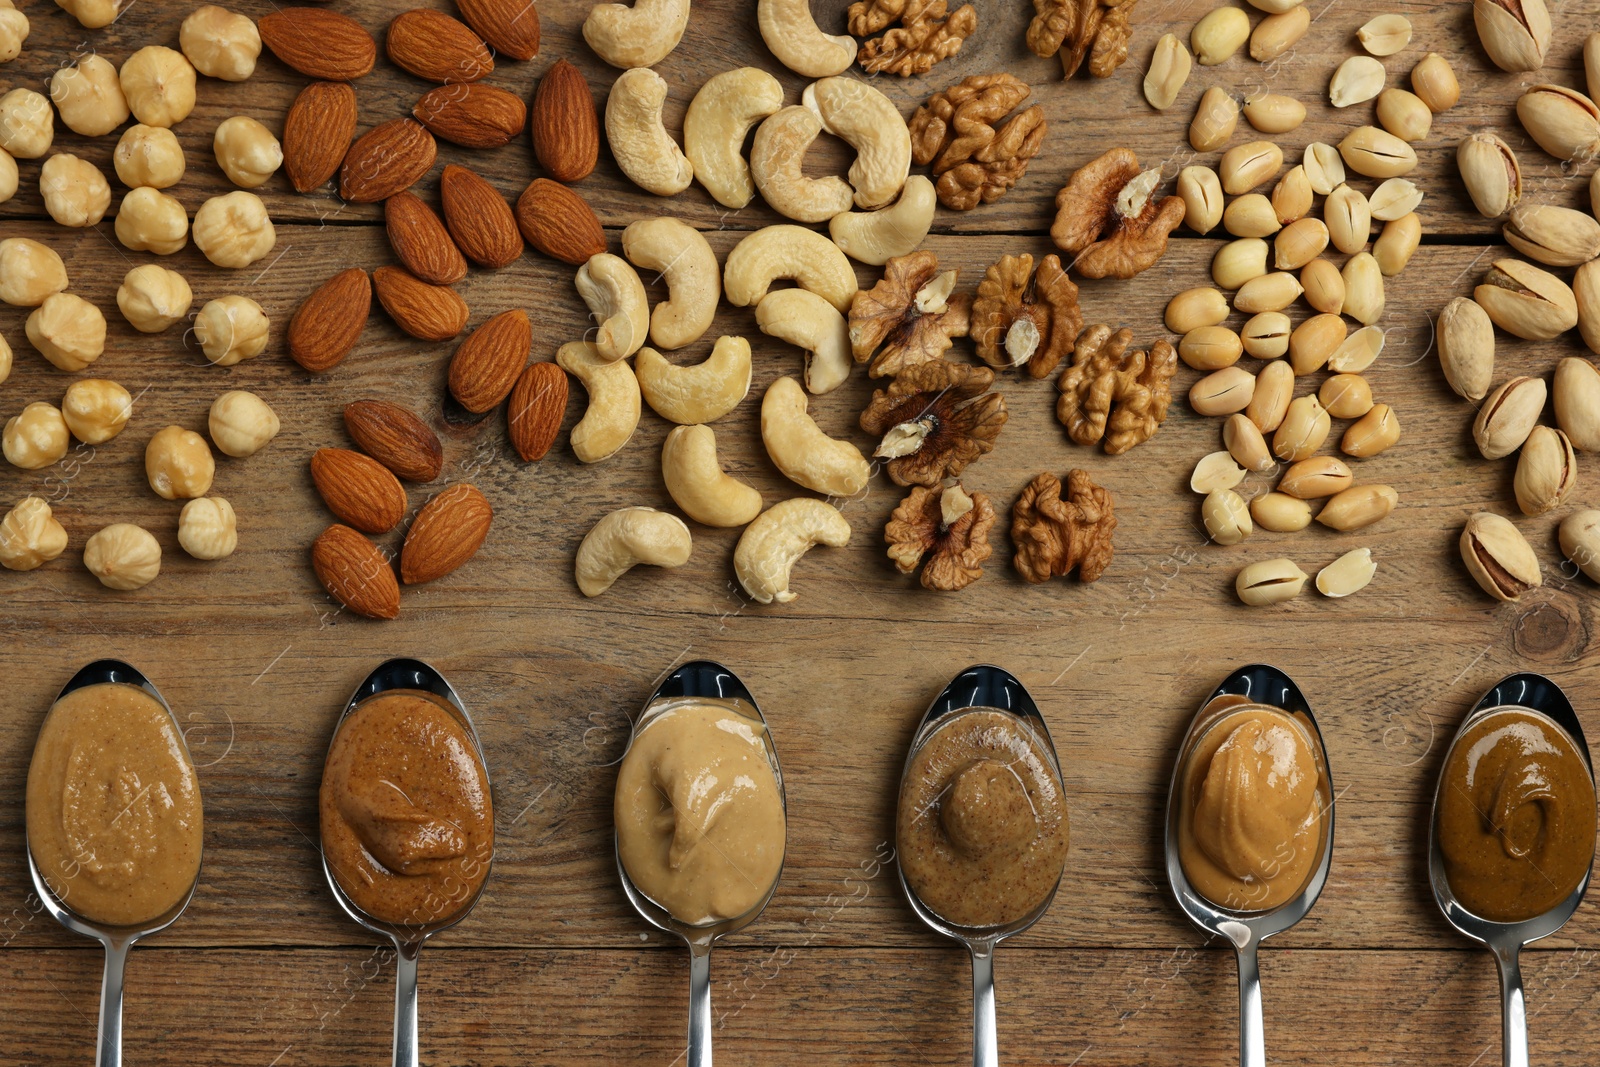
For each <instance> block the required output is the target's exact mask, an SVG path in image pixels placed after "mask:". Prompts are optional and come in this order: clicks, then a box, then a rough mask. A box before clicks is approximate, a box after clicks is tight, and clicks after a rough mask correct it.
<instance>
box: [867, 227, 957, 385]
mask: <svg viewBox="0 0 1600 1067" xmlns="http://www.w3.org/2000/svg"><path fill="white" fill-rule="evenodd" d="M955 284H956V272H955V271H953V270H947V271H945V272H943V273H942V274H941V273H940V272H939V257H938V256H936V255H934V254H933V253H932V252H929V251H926V250H924V251H921V252H913V253H911V254H910V255H908V256H895V257H894V258H892V259H890V260H889V262H887V263H885V264H884V266H883V280H882V281H880V282H878V284H877V285H874V286H873V287H872V288H871V289H862V290H860V291H859V292H857V293H856V295H855V298H854V299H853V300H852V301H851V303H850V348H851V351H852V352H854V353H855V357H856V362H858V363H861V362H865V361H866V360H868V359H871V360H872V364H871V365H870V366H869V367H868V368H867V374H868V375H869V376H871V377H873V378H881V377H883V376H884V375H886V374H887V375H889V376H891V377H893V376H894V375H896V374H900V373H901V372H903V371H905V370H906V369H907V368H908V367H915V366H917V365H918V364H919V363H926V362H928V361H929V360H931V359H938V358H939V357H940V356H941V355H943V354H944V353H945V351H946V350H947V349H949V347H950V339H951V338H952V337H965V336H966V335H967V326H968V316H969V314H970V312H971V309H972V296H971V294H970V293H956V294H954V295H952V293H951V290H953V289H954V288H955Z"/></svg>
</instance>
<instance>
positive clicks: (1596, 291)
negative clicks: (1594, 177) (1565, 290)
mask: <svg viewBox="0 0 1600 1067" xmlns="http://www.w3.org/2000/svg"><path fill="white" fill-rule="evenodd" d="M1596 173H1600V171H1597V172H1596ZM1572 299H1573V300H1574V301H1575V302H1576V303H1577V305H1578V333H1579V334H1581V335H1582V336H1583V343H1584V344H1586V345H1588V346H1589V351H1591V352H1600V261H1594V260H1591V261H1590V262H1588V263H1585V264H1584V265H1583V266H1581V267H1579V268H1578V271H1577V273H1576V274H1574V275H1573V276H1572Z"/></svg>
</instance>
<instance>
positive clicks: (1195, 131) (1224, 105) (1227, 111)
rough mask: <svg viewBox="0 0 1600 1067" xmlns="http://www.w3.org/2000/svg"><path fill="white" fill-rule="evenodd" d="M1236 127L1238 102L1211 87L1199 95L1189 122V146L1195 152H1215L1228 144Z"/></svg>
mask: <svg viewBox="0 0 1600 1067" xmlns="http://www.w3.org/2000/svg"><path fill="white" fill-rule="evenodd" d="M1238 125H1239V102H1238V101H1237V100H1235V99H1234V98H1233V97H1231V96H1229V95H1228V91H1227V90H1226V89H1223V88H1221V87H1219V86H1216V85H1213V86H1212V87H1211V88H1209V89H1207V90H1206V91H1205V92H1204V93H1203V94H1202V95H1201V97H1200V105H1199V106H1198V107H1197V108H1195V112H1194V118H1193V119H1192V120H1191V121H1190V122H1189V145H1190V147H1192V148H1193V149H1194V150H1195V151H1196V152H1215V151H1216V150H1217V149H1219V148H1221V147H1222V146H1223V145H1225V144H1227V143H1228V141H1229V139H1230V138H1232V137H1233V131H1234V128H1235V127H1236V126H1238Z"/></svg>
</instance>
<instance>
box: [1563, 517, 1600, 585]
mask: <svg viewBox="0 0 1600 1067" xmlns="http://www.w3.org/2000/svg"><path fill="white" fill-rule="evenodd" d="M1558 536H1559V537H1560V539H1561V554H1562V555H1564V556H1566V557H1567V558H1568V559H1570V560H1571V561H1572V562H1573V565H1574V566H1576V567H1577V568H1578V569H1579V570H1580V571H1582V572H1583V573H1585V574H1587V575H1588V576H1589V577H1590V578H1592V579H1593V580H1595V581H1597V582H1600V511H1595V510H1594V509H1592V508H1591V509H1588V510H1585V511H1574V512H1573V513H1572V514H1571V515H1568V516H1567V517H1566V518H1564V519H1562V520H1561V527H1560V530H1559V533H1558Z"/></svg>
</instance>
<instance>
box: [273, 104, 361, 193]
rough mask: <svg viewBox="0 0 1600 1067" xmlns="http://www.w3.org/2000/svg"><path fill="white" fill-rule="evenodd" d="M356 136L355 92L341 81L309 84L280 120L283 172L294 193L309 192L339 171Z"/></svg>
mask: <svg viewBox="0 0 1600 1067" xmlns="http://www.w3.org/2000/svg"><path fill="white" fill-rule="evenodd" d="M355 135H356V91H355V90H354V89H352V88H351V87H350V86H349V85H347V84H346V83H344V82H326V81H324V82H312V83H311V84H310V85H308V86H306V87H305V88H304V89H301V90H300V95H299V96H297V97H295V98H294V103H293V104H292V105H290V107H289V114H288V115H287V116H286V117H285V118H284V120H283V169H284V171H285V172H286V173H287V174H288V175H289V182H290V184H292V185H293V186H294V188H295V191H296V192H299V193H309V192H310V191H311V190H313V189H316V188H318V187H319V186H321V185H323V184H325V183H326V182H327V180H328V179H329V178H331V177H333V176H334V174H336V173H337V172H338V170H339V164H341V163H343V162H344V154H345V153H346V152H348V151H349V150H350V138H352V137H354V136H355Z"/></svg>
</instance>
